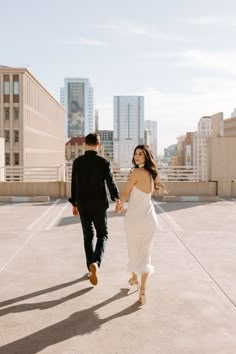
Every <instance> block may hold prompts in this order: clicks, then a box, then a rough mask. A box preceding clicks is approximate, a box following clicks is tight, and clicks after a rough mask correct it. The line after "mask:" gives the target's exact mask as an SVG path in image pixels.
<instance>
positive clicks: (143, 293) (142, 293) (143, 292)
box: [138, 289, 146, 305]
mask: <svg viewBox="0 0 236 354" xmlns="http://www.w3.org/2000/svg"><path fill="white" fill-rule="evenodd" d="M138 302H139V303H140V304H142V305H144V304H146V290H145V289H140V292H139V299H138Z"/></svg>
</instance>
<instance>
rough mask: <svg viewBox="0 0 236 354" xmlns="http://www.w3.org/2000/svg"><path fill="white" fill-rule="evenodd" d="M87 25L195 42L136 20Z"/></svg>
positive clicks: (130, 33) (170, 39) (138, 35)
mask: <svg viewBox="0 0 236 354" xmlns="http://www.w3.org/2000/svg"><path fill="white" fill-rule="evenodd" d="M84 26H85V27H90V28H95V29H98V30H105V31H109V32H111V31H112V32H116V33H118V34H121V35H125V36H127V35H134V36H137V37H143V38H149V39H158V40H164V41H176V42H187V43H189V42H191V43H192V42H193V40H192V39H188V38H186V37H185V36H177V35H176V34H173V32H171V34H170V33H164V32H162V31H160V30H159V29H158V28H157V27H156V26H150V25H145V26H144V25H142V24H137V23H135V22H132V21H129V20H120V21H113V22H112V23H111V22H107V23H104V24H88V25H84Z"/></svg>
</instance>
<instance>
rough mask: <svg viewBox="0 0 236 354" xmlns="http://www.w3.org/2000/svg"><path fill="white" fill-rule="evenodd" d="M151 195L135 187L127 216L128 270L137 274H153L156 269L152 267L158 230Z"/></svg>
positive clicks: (130, 198)
mask: <svg viewBox="0 0 236 354" xmlns="http://www.w3.org/2000/svg"><path fill="white" fill-rule="evenodd" d="M151 195H152V194H151V193H145V192H142V191H141V190H140V189H138V188H137V187H136V186H134V187H133V188H132V191H131V193H130V197H129V204H128V209H127V211H126V214H125V225H124V226H125V234H126V237H127V246H128V257H129V264H128V269H129V271H130V272H134V273H136V274H141V273H143V272H146V273H152V272H153V269H154V267H153V266H152V265H151V247H152V242H153V238H154V234H155V231H156V228H157V217H156V213H155V209H154V206H153V204H152V200H151Z"/></svg>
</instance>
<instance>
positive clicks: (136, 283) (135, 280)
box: [128, 278, 139, 290]
mask: <svg viewBox="0 0 236 354" xmlns="http://www.w3.org/2000/svg"><path fill="white" fill-rule="evenodd" d="M128 283H129V285H137V290H139V282H138V279H135V278H130V279H129V280H128Z"/></svg>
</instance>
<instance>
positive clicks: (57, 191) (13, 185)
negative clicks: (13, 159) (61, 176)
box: [0, 182, 70, 198]
mask: <svg viewBox="0 0 236 354" xmlns="http://www.w3.org/2000/svg"><path fill="white" fill-rule="evenodd" d="M67 185H70V183H65V182H0V195H1V196H42V195H43V196H49V197H50V198H66V197H67V194H68V192H67V190H68V186H67Z"/></svg>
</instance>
